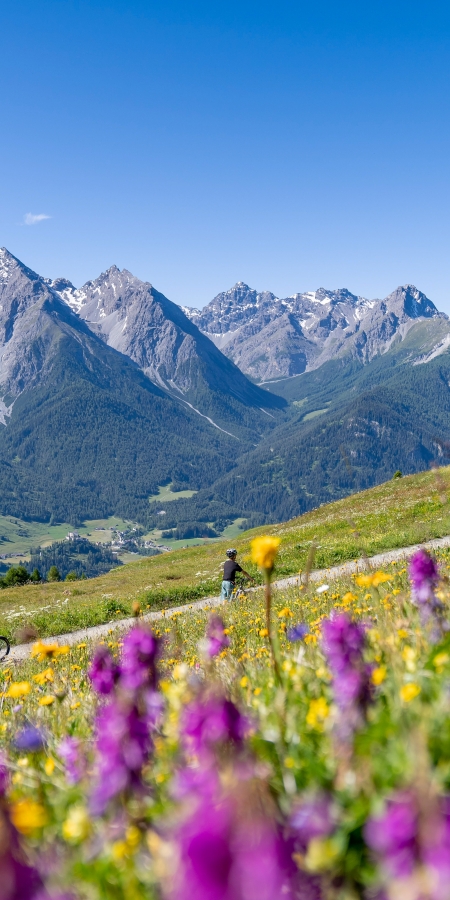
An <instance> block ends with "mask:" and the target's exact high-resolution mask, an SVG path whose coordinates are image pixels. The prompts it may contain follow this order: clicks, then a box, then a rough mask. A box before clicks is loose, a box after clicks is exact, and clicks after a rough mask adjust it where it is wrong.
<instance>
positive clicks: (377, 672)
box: [372, 666, 387, 687]
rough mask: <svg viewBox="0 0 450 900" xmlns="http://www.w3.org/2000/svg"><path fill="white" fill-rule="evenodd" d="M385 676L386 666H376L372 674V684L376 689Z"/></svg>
mask: <svg viewBox="0 0 450 900" xmlns="http://www.w3.org/2000/svg"><path fill="white" fill-rule="evenodd" d="M386 675H387V671H386V666H378V667H377V668H376V669H374V670H373V672H372V683H373V684H375V685H376V686H377V687H378V685H380V684H382V683H383V681H384V679H385V678H386Z"/></svg>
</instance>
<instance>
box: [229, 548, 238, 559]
mask: <svg viewBox="0 0 450 900" xmlns="http://www.w3.org/2000/svg"><path fill="white" fill-rule="evenodd" d="M227 556H228V557H230V558H231V557H232V556H237V550H227Z"/></svg>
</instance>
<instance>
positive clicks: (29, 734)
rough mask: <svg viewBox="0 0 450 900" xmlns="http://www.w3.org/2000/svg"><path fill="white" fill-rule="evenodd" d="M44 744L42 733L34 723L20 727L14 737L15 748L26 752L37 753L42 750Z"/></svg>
mask: <svg viewBox="0 0 450 900" xmlns="http://www.w3.org/2000/svg"><path fill="white" fill-rule="evenodd" d="M44 744H45V739H44V735H43V734H42V731H39V728H35V726H34V725H26V726H25V728H22V729H21V730H20V731H19V732H18V734H17V735H16V737H15V739H14V746H15V747H16V749H17V750H24V751H25V752H28V753H37V752H38V751H39V750H42V748H43V747H44Z"/></svg>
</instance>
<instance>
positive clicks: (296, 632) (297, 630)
mask: <svg viewBox="0 0 450 900" xmlns="http://www.w3.org/2000/svg"><path fill="white" fill-rule="evenodd" d="M308 633H309V628H308V626H307V625H305V623H304V622H299V624H298V625H294V626H293V627H292V628H290V629H289V631H288V632H287V634H286V637H287V639H288V641H291V642H292V643H294V642H295V641H302V640H303V639H304V638H305V637H306V635H307V634H308Z"/></svg>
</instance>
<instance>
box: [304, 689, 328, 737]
mask: <svg viewBox="0 0 450 900" xmlns="http://www.w3.org/2000/svg"><path fill="white" fill-rule="evenodd" d="M329 714H330V708H329V706H328V703H327V701H326V700H325V697H319V699H318V700H311V702H310V704H309V709H308V712H307V714H306V723H307V724H308V725H309V726H310V727H311V728H314V729H315V730H316V731H323V725H324V722H325V719H327V718H328V716H329Z"/></svg>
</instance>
